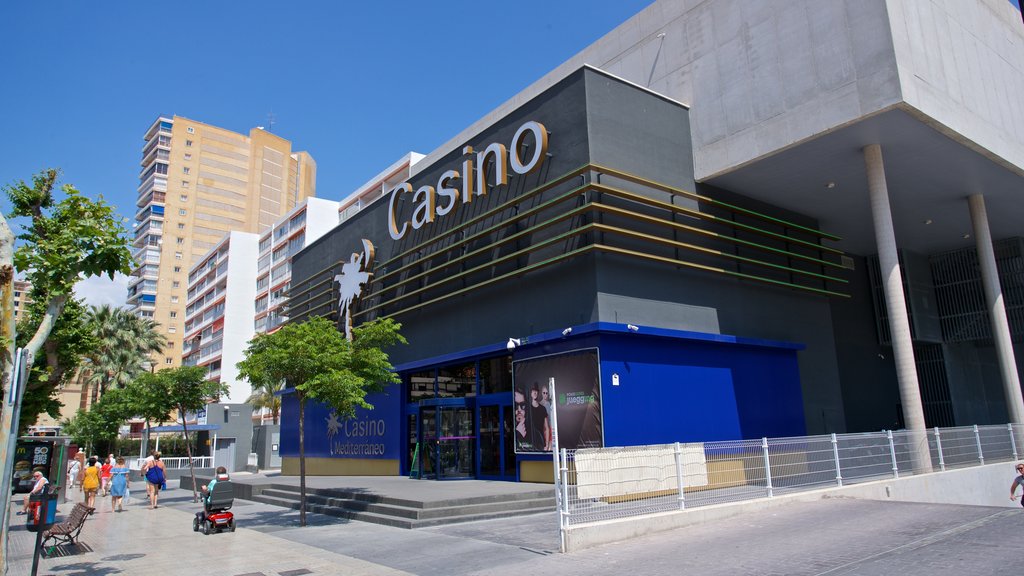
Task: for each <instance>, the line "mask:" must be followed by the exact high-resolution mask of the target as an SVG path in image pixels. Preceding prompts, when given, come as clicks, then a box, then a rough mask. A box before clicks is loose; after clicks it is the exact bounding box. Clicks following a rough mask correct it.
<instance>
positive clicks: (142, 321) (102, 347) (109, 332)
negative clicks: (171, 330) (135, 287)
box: [84, 305, 167, 403]
mask: <svg viewBox="0 0 1024 576" xmlns="http://www.w3.org/2000/svg"><path fill="white" fill-rule="evenodd" d="M85 319H86V326H87V328H88V329H89V331H90V334H91V336H92V337H93V338H94V339H95V342H96V344H95V346H94V347H93V348H92V349H91V350H90V351H89V352H88V353H87V354H86V355H85V366H84V368H85V370H86V374H85V376H86V378H85V379H86V381H87V382H88V384H89V385H90V386H91V387H92V400H93V402H94V403H95V402H96V400H97V399H98V398H99V397H100V395H102V394H103V393H106V391H107V389H108V388H121V387H124V386H126V385H128V383H129V382H131V381H132V380H134V379H135V378H136V377H137V376H138V375H139V374H141V373H143V372H144V371H145V370H146V369H147V367H148V366H149V363H150V354H153V353H155V352H159V351H161V350H163V348H164V346H166V345H167V340H166V339H165V338H164V337H163V335H161V334H160V333H159V332H157V326H158V325H157V323H156V322H154V321H152V320H150V319H147V318H140V317H138V316H136V315H134V314H132V313H131V312H129V311H127V310H125V309H123V308H113V307H111V306H109V305H104V306H91V307H90V308H89V309H88V311H87V312H86V315H85Z"/></svg>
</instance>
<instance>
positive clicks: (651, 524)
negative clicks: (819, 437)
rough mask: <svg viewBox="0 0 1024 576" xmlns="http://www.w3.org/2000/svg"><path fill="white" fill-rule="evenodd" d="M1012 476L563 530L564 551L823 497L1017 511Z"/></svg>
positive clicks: (984, 470)
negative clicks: (1012, 490)
mask: <svg viewBox="0 0 1024 576" xmlns="http://www.w3.org/2000/svg"><path fill="white" fill-rule="evenodd" d="M1015 477H1016V472H1015V471H1014V463H1012V462H1000V463H999V464H989V465H986V466H977V467H974V468H964V469H959V470H949V471H946V472H934V473H931V474H922V475H920V476H904V477H900V478H899V479H895V478H891V479H887V480H879V481H875V482H865V483H863V484H855V485H853V486H844V487H842V488H838V487H836V488H825V489H821V490H810V491H807V492H798V493H795V494H785V495H781V496H776V497H774V498H764V499H760V500H750V501H745V502H733V503H729V504H719V505H715V506H704V507H701V508H693V509H690V510H680V511H678V512H664V513H661V514H652V515H650V516H642V517H637V518H623V519H620V520H608V521H604V522H595V523H593V524H587V525H584V526H573V527H570V528H569V529H568V530H567V531H566V535H565V547H566V552H572V551H575V550H582V549H584V548H589V547H591V546H598V545H601V544H608V543H611V542H618V541H620V540H628V539H630V538H636V537H639V536H644V535H647V534H653V533H655V532H662V531H665V530H674V529H676V528H683V527H685V526H693V525H697V524H703V523H705V522H710V521H712V520H718V519H721V518H729V517H731V516H738V515H740V514H745V513H749V512H755V511H760V510H767V509H769V508H774V507H777V506H782V505H785V504H788V503H790V502H807V501H811V500H820V499H822V498H862V499H865V500H895V501H898V502H925V503H931V504H965V505H974V506H1003V507H1014V506H1020V504H1019V498H1020V496H1018V501H1017V502H1013V501H1011V500H1010V483H1011V482H1013V479H1014V478H1015Z"/></svg>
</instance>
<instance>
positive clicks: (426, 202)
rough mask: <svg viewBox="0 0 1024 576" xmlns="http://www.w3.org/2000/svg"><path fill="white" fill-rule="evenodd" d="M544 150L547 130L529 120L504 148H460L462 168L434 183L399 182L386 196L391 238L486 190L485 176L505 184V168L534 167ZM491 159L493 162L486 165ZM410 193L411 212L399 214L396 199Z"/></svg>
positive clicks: (496, 145) (523, 170)
mask: <svg viewBox="0 0 1024 576" xmlns="http://www.w3.org/2000/svg"><path fill="white" fill-rule="evenodd" d="M530 135H532V136H533V140H534V142H535V143H536V144H535V145H534V146H533V154H531V155H530V157H529V158H527V159H525V160H524V159H523V158H522V156H521V155H522V152H523V150H524V148H525V144H526V142H527V137H528V136H530ZM547 151H548V132H547V129H545V128H544V125H543V124H541V123H540V122H536V121H534V120H530V121H529V122H526V123H524V124H523V125H522V126H520V127H519V129H518V130H516V133H515V136H513V137H512V141H511V142H510V143H509V147H508V148H506V147H505V145H504V144H499V143H497V142H494V143H491V144H488V145H487V147H485V148H484V149H483V150H482V151H480V152H476V153H474V151H473V147H472V146H466V147H465V148H463V149H462V153H463V155H464V157H465V159H464V160H463V161H462V171H461V172H460V171H458V170H451V169H450V170H446V171H445V172H444V173H443V174H441V177H440V178H438V179H437V186H429V185H427V186H420V187H419V188H417V189H416V190H415V191H413V189H412V184H409V183H408V182H403V183H402V184H399V185H398V186H395V187H394V188H393V189H392V190H391V195H390V198H389V200H388V232H389V233H390V234H391V238H392V239H394V240H401V239H402V238H403V237H404V236H405V234H406V233H407V232H408V231H409V228H412V229H413V230H419V229H420V228H422V227H423V226H425V225H427V224H430V223H433V222H434V220H435V219H436V218H438V217H444V216H447V215H448V214H450V213H451V212H453V211H454V210H455V209H456V207H458V205H459V204H469V203H470V202H472V201H473V197H474V196H484V195H486V194H487V186H488V184H487V182H488V177H490V180H491V181H492V184H491V185H492V186H504V185H506V184H508V171H509V168H511V169H512V171H513V172H515V173H516V174H519V175H526V174H530V173H531V172H534V171H536V170H538V169H539V168H540V166H541V164H542V163H543V162H544V159H545V158H546V157H547ZM491 161H493V166H490V169H488V167H489V165H490V164H491ZM457 180H461V183H460V184H461V186H459V187H455V186H453V182H455V181H457ZM406 195H411V196H412V214H411V215H410V216H403V215H401V214H399V209H398V206H399V202H398V200H399V199H400V198H402V197H403V196H406Z"/></svg>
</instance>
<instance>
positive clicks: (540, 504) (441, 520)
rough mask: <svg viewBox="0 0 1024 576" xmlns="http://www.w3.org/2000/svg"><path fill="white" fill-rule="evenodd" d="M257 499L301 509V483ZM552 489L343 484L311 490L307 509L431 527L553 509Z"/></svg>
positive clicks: (268, 490) (269, 489) (276, 487)
mask: <svg viewBox="0 0 1024 576" xmlns="http://www.w3.org/2000/svg"><path fill="white" fill-rule="evenodd" d="M247 499H249V500H253V501H255V502H261V503H264V504H271V505H274V506H281V507H284V508H290V509H293V510H298V509H299V488H298V486H290V485H286V484H271V485H267V486H263V487H261V489H260V490H259V491H258V492H257V491H255V490H254V491H253V494H252V496H250V497H249V498H247ZM554 510H555V499H554V495H553V494H552V492H551V490H545V491H536V492H526V493H519V494H502V495H491V496H475V497H467V498H457V499H451V500H442V501H431V502H421V501H415V500H409V499H404V498H393V497H385V496H379V495H374V494H363V493H358V492H352V491H347V490H343V489H333V488H332V489H324V488H319V489H317V488H307V489H306V511H307V512H314V513H317V514H325V515H328V516H335V517H338V518H348V519H350V520H359V521H361V522H372V523H375V524H383V525H385V526H394V527H396V528H408V529H412V528H425V527H428V526H438V525H442V524H457V523H461V522H472V521H474V520H489V519H493V518H507V517H510V516H521V515H525V514H538V513H544V512H548V513H553V512H554Z"/></svg>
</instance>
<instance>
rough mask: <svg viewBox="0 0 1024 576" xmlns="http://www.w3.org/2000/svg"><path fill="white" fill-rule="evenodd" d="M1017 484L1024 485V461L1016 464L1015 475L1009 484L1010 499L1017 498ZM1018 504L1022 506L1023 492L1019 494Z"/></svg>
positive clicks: (1023, 502) (1023, 501)
mask: <svg viewBox="0 0 1024 576" xmlns="http://www.w3.org/2000/svg"><path fill="white" fill-rule="evenodd" d="M1017 486H1022V487H1024V463H1018V464H1017V477H1016V478H1014V479H1013V483H1012V484H1010V500H1017ZM1020 505H1021V506H1024V494H1022V495H1021V499H1020Z"/></svg>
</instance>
